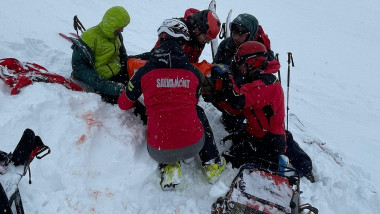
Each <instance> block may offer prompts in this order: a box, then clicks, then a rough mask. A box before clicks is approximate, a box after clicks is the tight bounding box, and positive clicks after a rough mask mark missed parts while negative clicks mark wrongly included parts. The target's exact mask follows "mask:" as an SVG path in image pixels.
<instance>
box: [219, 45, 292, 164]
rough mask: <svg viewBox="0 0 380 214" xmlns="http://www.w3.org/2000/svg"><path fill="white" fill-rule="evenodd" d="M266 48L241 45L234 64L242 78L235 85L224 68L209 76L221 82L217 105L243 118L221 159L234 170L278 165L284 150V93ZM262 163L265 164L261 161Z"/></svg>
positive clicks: (276, 68)
mask: <svg viewBox="0 0 380 214" xmlns="http://www.w3.org/2000/svg"><path fill="white" fill-rule="evenodd" d="M267 54H268V53H267V50H266V48H265V46H264V45H263V44H262V43H260V42H257V41H248V42H245V43H243V44H242V45H241V46H240V47H239V48H238V50H237V52H236V54H235V56H234V61H235V63H236V64H237V65H238V69H239V72H240V73H241V74H242V76H243V82H242V83H243V84H242V86H241V87H240V88H239V87H237V86H236V84H235V81H234V79H233V77H232V75H231V74H230V73H229V68H228V66H227V65H223V64H222V65H220V64H219V65H217V66H214V67H213V68H212V75H213V76H217V77H220V78H221V79H222V93H221V95H222V96H223V98H224V99H223V100H224V101H222V102H219V103H218V105H219V106H220V107H222V108H223V109H224V110H226V111H227V112H229V113H230V114H235V115H244V117H245V118H246V120H247V124H246V127H245V129H244V130H243V131H241V132H240V133H239V135H238V139H235V141H234V142H233V145H232V146H231V148H230V149H229V150H228V151H226V152H225V153H224V154H223V156H224V157H225V159H226V161H227V162H231V163H232V165H233V167H239V166H240V165H242V164H244V163H250V162H256V163H261V164H265V163H266V161H271V162H274V163H278V157H279V155H281V154H283V153H284V150H285V128H284V116H285V108H284V93H283V90H282V87H281V84H280V82H279V81H278V79H277V77H276V76H275V75H274V73H276V72H277V71H278V70H279V68H280V64H279V63H278V61H276V60H274V61H269V60H268V55H267ZM263 160H265V161H263Z"/></svg>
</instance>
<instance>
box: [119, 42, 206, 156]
mask: <svg viewBox="0 0 380 214" xmlns="http://www.w3.org/2000/svg"><path fill="white" fill-rule="evenodd" d="M200 82H201V77H200V73H199V71H198V70H197V69H196V68H195V67H194V66H192V64H191V63H190V62H189V60H188V58H187V55H186V54H185V53H184V52H183V50H182V47H181V46H180V45H179V44H178V43H177V42H175V41H171V40H168V41H165V42H163V43H162V44H161V45H160V46H158V47H157V48H156V49H155V50H154V51H152V53H151V56H150V59H149V60H148V62H147V63H146V64H145V65H144V66H143V67H141V68H140V69H139V70H137V72H136V73H135V75H134V76H133V77H132V79H131V80H130V82H129V84H128V86H127V89H126V90H125V91H124V92H123V93H122V94H121V96H120V97H119V100H118V104H119V106H120V108H121V109H124V110H128V109H130V108H132V107H133V105H134V102H135V101H136V100H137V99H138V98H139V97H140V96H141V94H144V104H145V106H146V114H147V115H148V124H147V143H148V144H149V145H150V146H151V147H153V148H156V149H177V148H183V147H186V146H190V145H193V144H195V143H197V142H198V141H199V140H200V139H201V138H202V136H203V127H202V125H201V122H200V120H199V118H198V116H197V111H196V105H197V104H198V98H199V90H200Z"/></svg>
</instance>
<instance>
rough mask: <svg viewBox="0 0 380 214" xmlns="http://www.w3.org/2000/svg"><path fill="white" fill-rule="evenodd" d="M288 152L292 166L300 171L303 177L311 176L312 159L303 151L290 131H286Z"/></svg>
mask: <svg viewBox="0 0 380 214" xmlns="http://www.w3.org/2000/svg"><path fill="white" fill-rule="evenodd" d="M286 146H287V148H286V152H285V155H286V156H287V157H288V158H289V162H290V163H291V164H292V166H293V167H294V168H296V169H298V170H300V171H301V172H302V173H303V175H309V174H311V172H312V169H313V163H312V161H311V158H310V157H309V156H308V155H307V154H306V153H305V152H304V151H303V150H302V149H301V147H300V146H299V145H298V143H297V142H296V141H294V139H293V135H292V133H291V132H290V131H286Z"/></svg>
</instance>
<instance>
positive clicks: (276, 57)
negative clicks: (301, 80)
mask: <svg viewBox="0 0 380 214" xmlns="http://www.w3.org/2000/svg"><path fill="white" fill-rule="evenodd" d="M278 55H279V54H278V53H276V56H275V57H274V58H275V59H276V60H277V62H280V60H279V57H278ZM278 81H280V83H281V73H280V69H278Z"/></svg>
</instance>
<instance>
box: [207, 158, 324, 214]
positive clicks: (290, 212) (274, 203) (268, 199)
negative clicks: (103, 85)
mask: <svg viewBox="0 0 380 214" xmlns="http://www.w3.org/2000/svg"><path fill="white" fill-rule="evenodd" d="M282 168H284V166H282ZM285 168H286V169H285V173H284V171H282V172H281V171H276V172H274V171H270V170H268V169H265V168H263V167H262V166H261V165H258V164H246V165H243V166H242V167H241V168H240V170H239V173H238V174H237V176H236V177H235V178H234V180H233V181H232V183H231V186H230V189H229V191H228V192H227V194H226V195H225V196H224V197H220V198H218V199H217V200H216V202H215V203H213V204H212V207H211V213H212V214H238V213H241V214H299V213H301V212H302V211H303V210H309V211H311V212H312V213H315V214H318V209H316V208H315V207H312V206H311V205H309V204H304V205H301V206H300V205H299V203H300V201H299V200H300V194H301V191H300V176H299V174H298V173H297V171H296V170H295V169H292V168H289V167H285ZM284 174H285V175H287V174H292V175H290V176H285V175H284Z"/></svg>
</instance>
